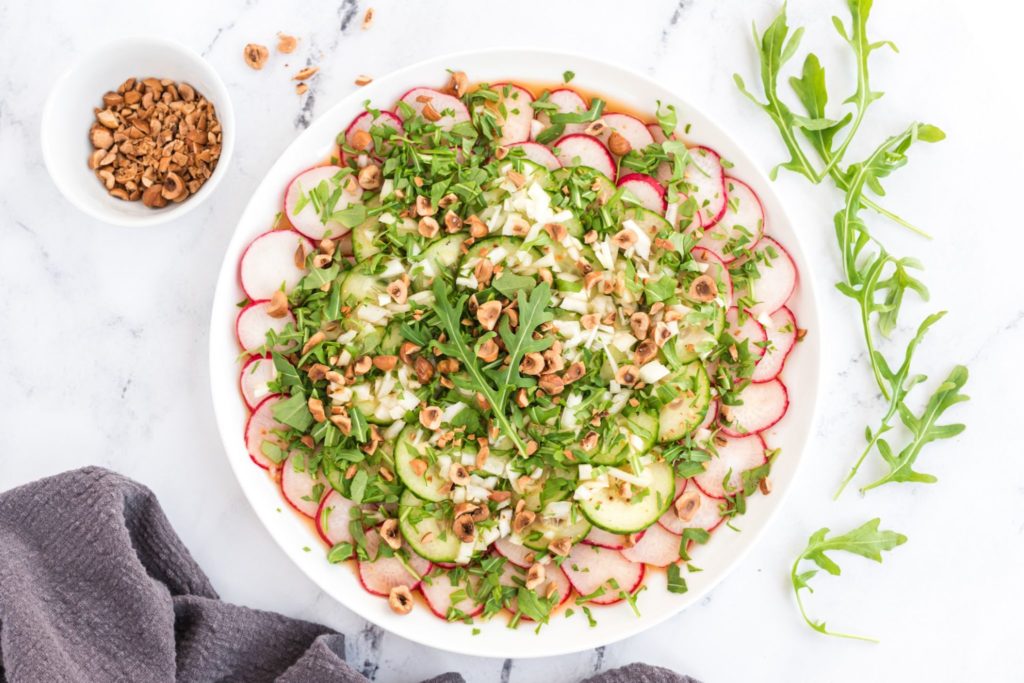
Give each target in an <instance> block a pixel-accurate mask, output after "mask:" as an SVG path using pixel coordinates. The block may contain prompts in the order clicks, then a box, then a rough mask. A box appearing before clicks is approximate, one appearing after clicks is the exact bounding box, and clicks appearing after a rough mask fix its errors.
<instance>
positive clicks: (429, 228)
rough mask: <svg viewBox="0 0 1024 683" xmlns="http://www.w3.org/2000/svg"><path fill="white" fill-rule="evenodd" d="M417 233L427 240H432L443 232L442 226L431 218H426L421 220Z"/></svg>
mask: <svg viewBox="0 0 1024 683" xmlns="http://www.w3.org/2000/svg"><path fill="white" fill-rule="evenodd" d="M417 232H419V233H420V234H421V235H423V236H424V237H426V238H427V239H431V238H433V237H437V233H439V232H441V226H440V225H439V224H438V222H437V221H436V220H434V219H433V218H431V217H430V216H424V217H423V218H421V219H420V222H419V224H418V226H417Z"/></svg>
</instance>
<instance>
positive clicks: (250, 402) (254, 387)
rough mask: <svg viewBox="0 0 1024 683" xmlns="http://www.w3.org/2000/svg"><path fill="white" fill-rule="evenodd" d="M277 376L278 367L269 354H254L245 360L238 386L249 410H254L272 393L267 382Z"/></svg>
mask: <svg viewBox="0 0 1024 683" xmlns="http://www.w3.org/2000/svg"><path fill="white" fill-rule="evenodd" d="M276 377H277V368H275V367H274V361H273V359H272V358H271V357H270V356H269V355H266V356H253V357H252V358H250V359H249V360H247V361H245V365H243V366H242V372H241V374H239V376H238V386H239V389H241V391H242V399H243V400H245V405H246V406H247V407H248V408H249V410H253V409H254V408H255V407H256V406H257V405H258V404H259V402H260V401H262V400H263V399H265V398H266V397H267V396H269V395H270V393H271V392H270V387H268V386H267V383H268V382H270V381H271V380H273V379H274V378H276Z"/></svg>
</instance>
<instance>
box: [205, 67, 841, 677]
mask: <svg viewBox="0 0 1024 683" xmlns="http://www.w3.org/2000/svg"><path fill="white" fill-rule="evenodd" d="M446 68H450V69H457V70H462V71H465V72H466V73H467V74H468V75H469V76H470V79H471V80H481V81H489V82H492V83H493V82H499V81H503V80H512V81H523V82H527V83H541V82H546V83H557V82H559V81H560V79H561V74H562V73H563V72H564V71H566V70H567V69H569V70H572V71H574V72H575V73H576V77H575V80H574V81H573V83H572V85H574V86H579V87H580V88H583V89H587V90H592V91H594V92H596V93H604V94H606V95H608V96H609V97H611V98H613V99H616V100H618V101H620V102H622V103H623V104H624V105H628V106H632V107H635V108H637V109H640V110H642V111H653V107H654V103H655V101H656V100H661V101H662V102H666V103H672V104H675V106H676V108H677V110H678V111H679V122H680V127H682V126H684V125H685V124H686V123H690V124H692V128H691V129H690V133H689V136H690V137H691V138H692V139H693V140H694V141H696V142H699V143H701V144H705V145H709V146H711V147H713V148H715V149H716V150H718V152H719V153H721V154H722V156H723V157H725V158H727V159H729V160H730V161H731V162H733V163H734V164H735V168H733V169H732V171H731V173H732V174H733V175H735V176H737V177H738V178H740V179H742V180H744V181H746V182H747V183H749V184H750V185H751V187H753V188H754V189H755V191H756V192H757V193H758V194H759V195H760V197H761V201H762V202H763V203H764V208H765V211H766V215H767V226H768V230H769V231H770V232H771V234H773V235H774V236H775V237H777V238H778V239H779V240H780V241H781V242H782V243H783V245H785V247H786V248H787V249H788V250H789V253H790V254H791V255H792V256H793V259H794V260H795V261H796V264H797V266H798V268H799V269H800V273H801V282H800V286H799V287H798V289H797V291H796V293H795V295H794V297H793V298H792V299H791V301H790V307H791V308H792V309H793V311H794V313H796V316H797V319H798V320H799V323H800V326H801V327H805V328H809V329H810V330H811V333H810V334H809V335H808V336H807V338H806V339H805V340H804V341H803V343H801V344H799V345H797V348H796V349H795V350H794V351H793V353H792V355H791V356H790V359H789V362H788V364H787V366H786V371H785V373H784V379H785V381H786V383H787V385H788V386H789V389H790V398H791V401H792V402H791V404H790V408H789V413H788V414H787V415H786V417H785V418H784V419H783V420H782V422H780V423H779V425H777V426H776V427H775V428H773V429H772V430H770V434H769V437H768V440H769V442H770V444H771V445H773V446H775V447H781V448H782V454H781V456H780V457H779V459H778V460H777V461H776V464H775V466H774V467H773V469H772V483H773V488H774V490H773V491H772V493H771V495H769V496H760V495H758V496H753V497H752V499H751V500H750V501H749V505H748V512H747V514H746V515H745V516H744V517H742V524H741V526H742V528H743V532H742V533H736V532H733V531H731V530H730V529H728V528H726V527H722V528H720V529H719V530H718V531H716V532H715V534H714V535H713V537H712V540H711V542H710V543H709V544H708V545H707V546H705V547H702V548H700V549H699V550H698V551H697V553H696V554H695V561H696V563H697V564H698V565H699V566H701V567H702V568H703V569H704V571H703V572H699V573H695V574H691V575H687V576H686V580H687V583H688V585H689V588H690V590H689V592H688V593H686V594H684V595H676V594H671V593H668V592H667V590H666V589H665V580H664V577H663V576H662V575H660V574H659V572H650V573H649V574H648V579H647V590H646V591H644V592H643V593H641V594H640V596H639V601H638V605H639V608H640V610H641V613H642V615H643V616H642V617H639V618H638V617H636V616H634V614H633V613H632V611H631V610H630V608H629V607H628V606H627V605H625V604H619V605H615V606H612V607H596V608H595V609H594V610H593V611H594V615H595V617H596V618H597V622H598V624H597V626H595V627H593V628H591V627H589V626H588V625H587V620H586V619H585V618H583V616H582V614H579V610H578V609H577V615H575V616H574V617H573V618H570V619H566V618H564V617H563V616H562V615H558V616H557V617H556V618H554V619H553V620H552V623H551V624H549V625H548V626H545V627H544V629H543V630H542V631H541V635H540V636H537V635H535V634H534V631H533V629H532V628H529V627H521V628H519V629H516V630H513V629H509V628H507V626H506V623H505V619H503V618H495V619H493V620H492V621H491V622H490V623H482V624H477V625H476V626H478V627H479V628H480V629H481V630H482V632H481V633H480V634H479V635H476V636H474V635H472V633H471V628H470V627H468V626H466V625H465V624H461V623H455V624H449V623H445V622H443V621H441V620H439V619H438V618H437V617H435V616H434V615H433V614H431V613H430V611H429V610H427V609H426V608H425V607H424V606H423V605H422V604H420V605H417V607H418V609H414V610H413V611H412V613H410V614H408V615H405V616H399V615H396V614H394V613H392V612H391V610H390V609H389V608H388V605H387V601H386V600H384V599H383V598H379V597H376V596H373V595H370V594H369V593H367V592H366V591H365V590H363V588H362V587H361V586H360V585H359V582H358V580H357V578H356V575H355V572H354V571H353V569H352V568H351V567H350V566H349V564H345V565H341V566H338V565H331V564H328V562H327V560H326V553H325V552H323V548H324V545H323V542H322V541H321V540H320V539H319V538H318V537H317V536H316V534H315V532H314V531H313V530H312V526H311V525H310V524H309V523H308V521H307V520H304V519H301V518H300V517H299V515H298V514H297V513H295V514H293V513H291V511H288V513H287V514H281V513H280V512H277V509H278V508H283V509H285V510H288V506H287V505H285V504H284V502H283V500H282V499H281V495H280V493H279V491H278V489H277V487H276V486H275V485H274V484H273V482H272V481H271V479H270V478H269V477H268V476H267V474H266V472H264V471H263V470H261V469H260V468H258V467H256V466H255V465H254V464H253V463H252V461H251V460H250V459H249V456H248V454H247V453H246V449H245V444H244V441H243V438H242V430H243V425H244V423H245V417H246V412H247V411H246V408H245V405H244V404H243V402H242V398H241V396H240V395H239V391H238V373H239V365H238V362H237V358H238V353H239V350H238V345H237V342H236V341H235V336H234V320H235V315H236V314H237V312H238V309H237V308H236V307H235V303H236V302H238V301H239V300H241V299H242V298H243V294H242V291H241V288H240V287H239V285H238V279H237V271H238V259H239V257H240V256H241V253H242V250H243V249H244V248H245V246H246V244H247V243H248V242H249V240H251V239H252V238H253V237H255V236H256V235H258V234H259V233H261V232H263V231H265V230H267V229H268V228H269V227H270V225H271V222H272V221H273V219H274V214H275V213H276V212H277V211H279V210H280V207H281V200H282V196H283V193H284V189H285V185H286V184H287V182H288V181H289V180H290V179H291V178H292V177H293V176H294V175H295V174H296V173H298V172H299V171H301V170H303V169H305V168H307V167H309V166H311V165H313V164H315V163H317V162H320V161H322V160H323V159H325V158H326V157H327V156H328V155H329V154H331V150H332V147H333V145H334V139H335V136H336V135H337V134H338V132H339V131H342V130H344V128H345V127H346V126H347V125H348V123H349V122H350V121H351V120H352V118H353V117H354V116H356V115H357V114H358V113H360V112H361V111H362V104H363V102H364V101H366V100H370V101H371V102H372V103H373V104H374V105H375V106H381V107H388V106H391V104H392V103H394V102H395V100H396V99H397V98H398V97H399V96H401V95H402V94H403V93H404V92H406V91H407V90H409V89H410V88H412V87H414V86H434V87H441V86H443V85H444V83H445V81H446V76H447V74H446V72H445V69H446ZM810 272H811V271H810V268H809V264H808V263H807V259H806V258H805V256H804V252H803V249H802V248H801V247H800V243H799V240H798V239H797V236H796V234H795V232H794V231H793V228H792V226H791V225H790V222H789V219H788V218H787V216H786V213H785V211H784V210H783V208H782V205H781V204H780V203H779V200H778V198H777V197H776V196H775V193H774V192H773V191H772V187H771V184H770V183H769V181H768V179H767V178H766V177H765V176H764V174H763V173H761V172H760V171H759V170H758V169H757V167H756V166H755V165H754V163H753V162H752V161H751V159H750V157H748V156H747V155H746V154H745V153H744V152H743V150H742V149H740V147H739V146H738V145H737V144H736V143H735V142H734V141H733V140H732V138H730V137H729V136H728V135H726V134H725V132H723V131H722V130H721V129H720V128H719V127H718V126H716V125H715V124H714V123H713V122H712V121H711V120H710V119H708V117H707V116H705V115H704V114H703V113H701V112H700V111H699V110H698V109H695V108H694V107H693V106H691V105H689V104H687V103H686V101H685V100H684V99H682V98H680V97H678V96H677V95H675V94H674V93H672V92H671V91H669V90H667V89H665V88H664V87H662V86H660V85H658V84H657V83H656V82H654V81H652V80H650V79H649V78H646V77H644V76H641V75H639V74H636V73H633V72H631V71H628V70H626V69H623V68H621V67H617V66H612V65H610V64H606V63H604V62H600V61H597V60H595V59H592V58H589V57H581V56H576V55H569V54H562V53H554V52H541V51H537V50H512V49H496V50H487V51H482V52H471V53H462V54H457V55H450V56H447V57H442V58H438V59H432V60H430V61H427V62H423V63H421V64H417V65H415V66H411V67H409V68H406V69H403V70H401V71H398V72H396V73H394V74H392V75H390V76H387V77H385V78H380V79H376V80H374V82H373V83H371V84H370V85H368V86H366V87H364V88H361V89H359V90H358V91H356V92H354V93H352V95H350V96H349V97H347V98H345V99H344V100H342V101H341V102H339V103H338V104H337V105H335V106H334V107H332V108H331V109H330V110H329V111H328V112H326V113H324V114H322V115H321V116H320V117H319V118H318V119H317V120H316V121H315V122H314V123H313V124H312V125H311V126H310V127H309V129H308V130H306V131H305V132H304V133H302V134H301V135H300V136H299V137H298V138H297V139H296V140H295V142H293V143H292V144H291V146H290V147H288V149H287V150H285V152H284V153H283V154H282V155H281V157H280V158H279V159H278V160H277V162H276V163H275V164H274V165H273V167H271V169H270V171H269V172H268V173H267V175H266V177H265V178H264V179H263V182H262V183H260V185H259V187H258V188H257V189H256V192H255V193H254V194H253V197H252V199H251V200H250V201H249V205H248V206H247V207H246V209H245V212H244V213H243V214H242V218H241V220H240V221H239V222H238V227H237V228H236V229H235V234H234V237H233V238H232V240H231V244H230V245H229V246H228V250H227V254H226V255H225V257H224V263H223V265H222V267H221V271H220V276H219V278H218V281H217V292H216V296H215V298H214V302H213V319H212V323H211V328H210V380H211V385H212V387H211V388H212V391H213V405H214V408H215V410H216V414H217V422H218V425H219V427H220V433H221V438H222V439H223V441H224V448H225V451H226V452H227V456H228V460H229V461H230V462H231V467H232V469H233V470H234V472H235V475H236V476H237V477H238V481H239V483H240V484H241V486H242V489H243V490H244V491H245V495H246V496H247V497H248V499H249V502H250V503H251V504H252V506H253V509H254V510H255V511H256V514H257V515H258V516H259V518H260V520H261V521H262V522H263V524H264V525H265V526H266V527H267V529H268V530H269V531H270V534H271V535H272V536H273V537H274V539H275V540H276V541H277V542H278V544H279V545H280V546H281V548H282V550H284V552H285V554H287V555H288V556H289V557H290V558H291V559H292V560H293V561H294V562H295V563H296V564H297V565H298V566H299V568H300V569H301V570H302V571H303V572H304V573H305V574H306V575H307V576H309V577H310V578H311V579H312V580H313V581H315V582H316V584H317V585H318V586H320V588H322V589H323V590H324V591H325V592H326V593H327V594H329V595H330V596H331V597H333V598H334V599H335V600H337V601H338V602H340V603H341V604H343V605H345V606H346V607H348V608H349V609H351V610H352V611H354V612H356V613H357V614H359V615H360V616H362V617H363V618H365V619H368V620H369V621H372V622H374V623H375V624H378V625H379V626H381V627H383V628H385V629H387V630H388V631H390V632H392V633H395V634H397V635H399V636H402V637H404V638H408V639H409V640H413V641H416V642H418V643H423V644H424V645H429V646H431V647H436V648H440V649H442V650H450V651H453V652H459V653H464V654H471V655H481V656H489V657H542V656H549V655H560V654H566V653H570V652H577V651H580V650H585V649H589V648H593V647H597V646H600V645H605V644H608V643H611V642H614V641H617V640H621V639H623V638H627V637H629V636H631V635H634V634H636V633H638V632H640V631H642V630H644V629H647V628H650V627H652V626H654V625H655V624H658V623H660V622H662V621H664V620H665V619H668V618H669V617H671V616H673V615H675V614H678V613H679V612H680V611H681V610H683V609H685V608H686V607H687V606H689V605H692V604H694V603H695V602H697V601H698V600H700V599H701V597H703V596H704V595H705V594H707V593H708V591H710V590H711V589H712V588H713V587H714V586H715V585H716V584H717V583H718V582H719V581H721V580H722V579H724V578H725V576H726V575H727V574H728V572H729V570H730V569H732V568H733V567H734V566H736V564H737V563H739V562H740V560H741V559H742V558H743V556H744V555H745V554H746V553H747V552H748V551H749V550H750V548H751V547H752V546H753V544H754V542H755V541H756V540H757V539H758V537H759V536H760V535H761V534H762V533H763V532H764V530H765V529H766V528H767V527H768V523H769V522H770V521H771V518H772V517H773V516H774V514H775V513H776V512H778V509H779V507H780V505H781V503H782V500H783V498H784V497H785V495H786V493H787V492H788V491H789V489H790V488H791V486H792V483H793V478H794V475H795V474H796V470H797V465H798V464H799V462H800V458H801V455H802V451H803V448H804V443H805V441H806V439H807V435H808V432H809V430H810V428H811V425H812V423H813V418H814V408H815V403H816V401H817V395H818V377H819V374H820V370H819V356H820V343H821V342H820V328H819V326H818V313H817V308H816V304H815V300H814V294H813V291H812V289H811V288H812V281H811V280H812V279H811V277H810ZM303 546H309V547H312V548H315V549H316V551H315V552H304V551H303V549H302V548H303Z"/></svg>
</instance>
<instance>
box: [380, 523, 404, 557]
mask: <svg viewBox="0 0 1024 683" xmlns="http://www.w3.org/2000/svg"><path fill="white" fill-rule="evenodd" d="M379 531H380V537H381V538H383V539H384V542H385V543H387V544H388V545H389V546H390V547H391V549H392V550H398V549H399V548H401V547H402V533H401V532H400V531H399V530H398V520H397V519H385V520H384V521H383V522H382V523H381V525H380V530H379Z"/></svg>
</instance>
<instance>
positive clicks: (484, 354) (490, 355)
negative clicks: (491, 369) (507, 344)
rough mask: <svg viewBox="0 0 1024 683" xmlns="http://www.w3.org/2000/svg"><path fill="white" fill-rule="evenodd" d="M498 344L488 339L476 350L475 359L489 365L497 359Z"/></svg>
mask: <svg viewBox="0 0 1024 683" xmlns="http://www.w3.org/2000/svg"><path fill="white" fill-rule="evenodd" d="M498 351H499V349H498V343H497V342H496V341H494V340H493V339H488V340H487V341H485V342H484V343H483V344H481V345H480V347H479V348H478V349H477V350H476V357H477V358H479V359H480V360H482V361H483V362H485V363H490V362H492V361H494V360H497V358H498Z"/></svg>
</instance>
